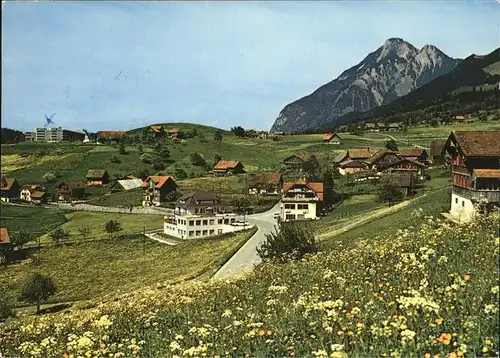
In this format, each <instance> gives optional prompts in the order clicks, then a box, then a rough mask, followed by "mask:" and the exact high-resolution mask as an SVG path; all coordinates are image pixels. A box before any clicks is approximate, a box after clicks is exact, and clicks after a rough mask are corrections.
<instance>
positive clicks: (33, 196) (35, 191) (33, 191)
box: [20, 184, 47, 204]
mask: <svg viewBox="0 0 500 358" xmlns="http://www.w3.org/2000/svg"><path fill="white" fill-rule="evenodd" d="M20 199H21V201H24V202H27V203H33V204H41V203H44V202H46V201H47V194H46V192H45V187H43V186H42V185H39V184H28V185H24V186H23V187H22V188H21V194H20Z"/></svg>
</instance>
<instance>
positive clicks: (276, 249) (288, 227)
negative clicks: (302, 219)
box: [257, 222, 318, 261]
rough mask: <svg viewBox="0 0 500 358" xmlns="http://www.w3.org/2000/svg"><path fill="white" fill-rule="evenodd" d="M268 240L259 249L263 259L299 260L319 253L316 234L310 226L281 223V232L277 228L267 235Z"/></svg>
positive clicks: (258, 251)
mask: <svg viewBox="0 0 500 358" xmlns="http://www.w3.org/2000/svg"><path fill="white" fill-rule="evenodd" d="M266 238H267V240H266V241H265V242H264V243H263V244H262V246H261V247H260V248H258V249H257V253H258V254H259V256H260V257H261V258H262V259H271V260H278V261H284V260H286V259H292V260H297V259H300V258H302V257H304V255H306V254H312V253H316V252H317V251H318V247H317V244H316V238H315V237H314V232H313V230H312V228H311V227H310V226H309V225H304V224H298V223H284V222H281V223H280V224H279V230H278V229H277V228H275V230H274V231H273V232H271V233H269V234H266Z"/></svg>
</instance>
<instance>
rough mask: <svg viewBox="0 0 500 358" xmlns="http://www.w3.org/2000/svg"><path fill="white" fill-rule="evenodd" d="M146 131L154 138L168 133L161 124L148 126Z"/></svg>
mask: <svg viewBox="0 0 500 358" xmlns="http://www.w3.org/2000/svg"><path fill="white" fill-rule="evenodd" d="M145 133H146V135H147V136H149V137H154V138H163V137H165V136H166V134H167V133H166V132H165V129H164V128H163V127H162V126H159V125H155V126H149V127H146V129H145Z"/></svg>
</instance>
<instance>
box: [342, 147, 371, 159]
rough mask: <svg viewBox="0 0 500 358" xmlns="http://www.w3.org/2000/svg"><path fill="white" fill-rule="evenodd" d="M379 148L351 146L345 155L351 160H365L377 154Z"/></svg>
mask: <svg viewBox="0 0 500 358" xmlns="http://www.w3.org/2000/svg"><path fill="white" fill-rule="evenodd" d="M378 151H379V149H376V148H370V147H365V148H353V149H348V150H347V157H348V158H349V159H351V160H366V159H369V158H371V157H372V156H374V155H375V154H377V152H378Z"/></svg>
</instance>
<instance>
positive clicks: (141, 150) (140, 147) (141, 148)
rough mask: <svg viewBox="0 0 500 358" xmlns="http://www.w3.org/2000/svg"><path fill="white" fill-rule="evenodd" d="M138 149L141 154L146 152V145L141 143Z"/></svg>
mask: <svg viewBox="0 0 500 358" xmlns="http://www.w3.org/2000/svg"><path fill="white" fill-rule="evenodd" d="M137 150H138V151H139V153H141V154H142V153H143V152H144V147H143V146H142V144H139V145H138V146H137Z"/></svg>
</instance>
